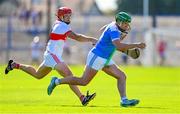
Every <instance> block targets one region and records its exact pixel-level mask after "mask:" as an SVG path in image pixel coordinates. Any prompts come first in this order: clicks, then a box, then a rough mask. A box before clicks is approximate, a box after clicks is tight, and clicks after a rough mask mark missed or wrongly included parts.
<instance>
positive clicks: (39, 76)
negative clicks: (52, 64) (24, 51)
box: [34, 73, 44, 80]
mask: <svg viewBox="0 0 180 114" xmlns="http://www.w3.org/2000/svg"><path fill="white" fill-rule="evenodd" d="M34 76H35V78H36V79H38V80H40V79H42V78H43V77H44V75H41V74H38V73H35V74H34Z"/></svg>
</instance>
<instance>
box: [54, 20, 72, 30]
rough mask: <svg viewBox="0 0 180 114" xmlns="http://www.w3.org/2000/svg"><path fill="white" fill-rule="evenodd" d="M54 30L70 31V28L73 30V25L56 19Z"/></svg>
mask: <svg viewBox="0 0 180 114" xmlns="http://www.w3.org/2000/svg"><path fill="white" fill-rule="evenodd" d="M53 30H58V31H62V30H63V31H68V30H71V27H70V26H69V25H68V24H66V23H64V22H62V21H58V20H56V21H55V23H54V26H53Z"/></svg>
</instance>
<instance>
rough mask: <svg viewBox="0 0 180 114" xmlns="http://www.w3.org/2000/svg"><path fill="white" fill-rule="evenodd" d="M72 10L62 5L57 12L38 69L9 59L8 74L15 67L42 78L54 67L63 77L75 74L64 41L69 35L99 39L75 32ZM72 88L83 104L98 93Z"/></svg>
mask: <svg viewBox="0 0 180 114" xmlns="http://www.w3.org/2000/svg"><path fill="white" fill-rule="evenodd" d="M71 14H72V10H71V9H70V8H68V7H60V8H59V9H58V10H57V12H56V16H57V20H56V21H55V23H54V25H53V27H52V31H51V33H50V35H49V41H48V44H47V47H46V51H45V52H44V60H43V62H42V63H41V64H40V66H39V68H38V69H35V68H34V67H32V66H30V65H25V64H21V63H17V62H14V61H13V60H9V62H8V65H7V67H6V69H5V74H8V72H9V71H11V70H13V69H20V70H22V71H24V72H26V73H28V74H30V75H31V76H33V77H35V78H36V79H42V78H43V77H45V76H46V75H47V74H48V73H50V72H51V70H52V69H55V70H56V71H57V72H58V73H59V74H60V75H62V76H63V77H67V76H73V74H72V72H71V70H70V69H69V67H68V66H67V64H66V63H65V62H64V61H63V59H62V53H63V48H64V43H65V41H66V39H67V37H69V38H71V39H74V40H76V41H79V42H91V43H92V44H95V43H96V42H97V39H96V38H94V37H89V36H85V35H82V34H77V33H74V32H73V31H72V30H71V28H70V25H69V24H70V22H71ZM69 86H70V88H71V90H72V91H73V92H74V93H75V94H76V95H77V96H78V98H79V99H80V101H81V103H82V105H87V103H88V102H89V101H90V100H92V99H93V98H94V97H95V96H96V93H93V94H91V95H89V94H88V93H87V95H86V96H85V95H83V94H82V93H81V92H80V90H79V88H78V87H77V86H75V85H69Z"/></svg>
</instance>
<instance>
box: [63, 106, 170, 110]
mask: <svg viewBox="0 0 180 114" xmlns="http://www.w3.org/2000/svg"><path fill="white" fill-rule="evenodd" d="M60 106H62V107H92V108H142V109H168V108H164V107H152V106H151V107H150V106H149V107H148V106H130V107H121V106H100V105H89V106H82V105H60Z"/></svg>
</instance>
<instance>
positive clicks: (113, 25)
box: [108, 22, 119, 31]
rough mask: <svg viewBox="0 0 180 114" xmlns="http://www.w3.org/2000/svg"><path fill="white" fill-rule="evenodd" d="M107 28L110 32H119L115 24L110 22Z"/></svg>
mask: <svg viewBox="0 0 180 114" xmlns="http://www.w3.org/2000/svg"><path fill="white" fill-rule="evenodd" d="M108 28H109V30H110V31H119V30H118V28H117V26H116V23H115V22H111V23H110V24H109V25H108Z"/></svg>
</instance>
